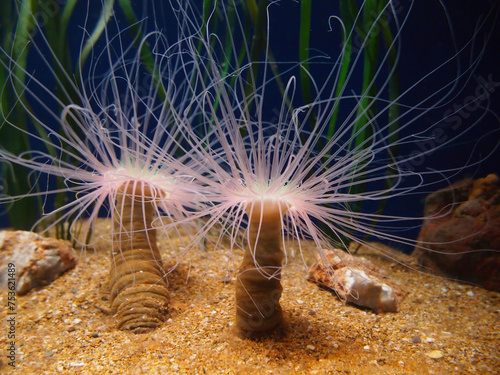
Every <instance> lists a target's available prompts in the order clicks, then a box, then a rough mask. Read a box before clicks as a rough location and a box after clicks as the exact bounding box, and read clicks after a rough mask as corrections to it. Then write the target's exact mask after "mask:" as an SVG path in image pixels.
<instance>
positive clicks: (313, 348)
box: [306, 345, 316, 351]
mask: <svg viewBox="0 0 500 375" xmlns="http://www.w3.org/2000/svg"><path fill="white" fill-rule="evenodd" d="M306 349H307V350H311V351H312V350H316V347H315V346H314V345H307V346H306Z"/></svg>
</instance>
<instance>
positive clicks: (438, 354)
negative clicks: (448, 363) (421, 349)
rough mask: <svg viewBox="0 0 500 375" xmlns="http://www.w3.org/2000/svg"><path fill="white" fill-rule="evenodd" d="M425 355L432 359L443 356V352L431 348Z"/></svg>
mask: <svg viewBox="0 0 500 375" xmlns="http://www.w3.org/2000/svg"><path fill="white" fill-rule="evenodd" d="M427 357H429V358H432V359H439V358H443V357H444V354H443V352H442V351H441V350H433V351H432V352H429V353H427Z"/></svg>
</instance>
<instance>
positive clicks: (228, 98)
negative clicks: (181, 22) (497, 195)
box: [181, 1, 498, 334]
mask: <svg viewBox="0 0 500 375" xmlns="http://www.w3.org/2000/svg"><path fill="white" fill-rule="evenodd" d="M366 4H367V2H365V3H363V6H367V5H366ZM380 4H381V5H380V8H379V10H378V13H376V14H375V16H374V18H375V20H376V22H371V23H368V24H367V25H365V26H366V29H365V30H362V32H361V31H360V32H357V31H356V28H355V27H354V28H353V29H352V30H349V29H346V24H344V23H343V22H342V20H340V19H339V18H337V17H332V18H330V19H327V20H325V28H327V27H328V28H331V27H332V24H334V23H335V22H338V24H339V26H340V27H338V29H339V30H340V32H342V31H343V32H344V34H343V37H344V38H343V40H350V39H351V38H354V35H356V38H355V39H356V51H355V52H352V51H354V50H351V48H350V47H349V46H347V45H346V44H343V47H342V49H341V51H340V54H339V56H338V58H332V59H331V60H329V61H326V62H325V61H324V60H323V59H322V58H323V57H324V56H318V57H317V58H318V60H319V62H318V61H317V60H315V59H314V58H311V59H310V61H308V62H307V63H308V64H303V65H301V66H300V68H301V69H302V70H305V71H306V73H307V75H309V78H310V80H311V87H312V88H313V89H314V90H315V91H314V94H313V96H312V99H311V101H310V102H309V103H303V102H301V101H300V100H299V99H298V98H297V96H298V95H296V86H297V79H296V78H295V76H294V75H293V73H295V72H296V70H294V68H296V66H295V65H294V64H293V63H292V64H289V65H285V64H281V65H280V64H279V63H276V64H274V62H273V63H271V61H270V56H271V53H270V51H269V45H272V41H271V39H272V32H271V30H272V29H273V27H271V26H270V25H272V24H273V22H269V26H268V27H267V28H266V30H267V31H268V35H267V38H266V41H267V43H268V45H267V47H268V48H267V49H266V50H265V51H264V52H263V56H264V57H263V58H262V60H259V61H251V60H248V61H246V60H244V61H242V60H240V59H239V56H236V55H235V56H232V55H231V56H224V58H223V59H218V58H217V52H216V51H218V49H220V48H221V45H224V43H223V42H222V41H221V40H220V39H219V37H218V36H217V35H214V34H213V33H212V32H211V24H210V22H212V20H210V19H209V20H208V22H207V24H206V25H204V27H205V28H204V29H201V32H200V33H199V43H198V44H194V45H193V46H192V47H191V54H192V55H196V54H200V53H201V55H202V56H204V58H203V59H200V60H196V64H197V68H196V69H195V71H196V72H197V73H198V74H200V75H202V73H201V72H209V79H210V82H208V83H207V82H205V81H203V79H202V78H203V77H200V79H199V81H200V82H203V85H204V86H203V87H204V95H203V96H200V97H199V102H198V105H199V106H200V107H202V108H203V110H202V111H201V113H203V116H204V117H203V120H204V127H205V128H206V129H210V131H209V133H208V136H207V137H206V141H205V142H203V141H202V140H201V139H200V137H199V135H198V134H196V132H194V131H193V129H191V128H190V127H189V126H187V125H186V124H181V125H182V128H183V130H182V131H183V133H184V134H186V138H187V139H189V141H190V142H191V143H192V147H191V149H192V152H191V153H190V155H189V158H190V159H191V160H192V161H193V162H194V163H195V164H196V165H198V166H199V170H198V172H197V174H196V179H197V180H198V181H201V182H202V183H203V184H204V185H206V194H205V196H204V200H205V201H206V202H207V207H206V208H205V209H204V213H205V214H206V215H207V217H209V219H208V220H207V222H206V225H205V226H204V227H203V228H202V229H201V230H200V232H199V236H204V235H206V234H207V233H208V231H209V230H210V228H211V227H212V226H214V225H218V224H220V223H222V227H223V228H225V231H222V232H221V235H220V238H219V244H220V243H222V237H223V236H224V235H229V236H230V237H231V250H234V249H235V248H238V247H239V248H242V249H243V248H244V245H243V244H241V243H239V242H238V234H239V233H240V232H241V231H244V232H245V233H246V240H247V245H246V247H245V248H244V255H243V262H242V264H241V266H240V268H239V269H238V271H237V282H236V302H235V303H236V323H237V327H238V328H240V329H241V330H243V331H246V332H248V333H250V334H252V333H261V332H266V331H272V330H273V329H275V328H276V327H278V326H280V324H282V319H283V318H282V310H281V307H280V303H279V300H280V297H281V293H282V288H281V284H280V279H281V272H282V270H283V268H284V267H286V266H287V264H288V261H289V257H290V256H291V255H292V250H291V249H290V248H287V246H286V243H287V240H288V239H294V240H298V241H297V242H296V244H297V246H298V248H299V250H300V252H301V254H302V252H303V250H305V247H306V246H307V247H308V248H314V250H315V251H316V252H317V253H319V254H320V255H321V257H322V260H323V261H324V265H325V267H329V263H328V261H327V259H326V256H325V252H324V250H325V249H327V250H333V249H337V248H339V247H342V248H344V249H348V248H349V246H348V245H349V242H350V241H351V240H355V241H357V242H360V243H362V244H366V245H368V243H369V242H370V240H374V239H376V240H384V241H390V242H395V243H398V244H402V245H407V246H415V245H416V240H415V239H412V238H411V237H406V236H404V235H401V234H400V232H398V230H397V228H398V227H397V226H400V227H401V226H403V225H405V226H408V223H410V226H411V225H414V226H417V225H418V224H417V223H420V221H421V220H422V217H420V216H419V215H414V216H412V214H406V215H401V214H397V213H396V214H394V213H393V214H382V213H381V212H380V208H381V207H383V206H384V205H386V206H389V205H391V203H392V205H393V206H401V200H405V201H408V199H409V197H411V196H412V195H414V194H416V193H418V192H422V190H423V191H426V189H431V188H432V186H433V185H434V184H435V179H436V178H437V179H439V181H440V182H443V183H447V181H448V178H451V177H453V176H454V175H456V174H458V173H459V172H461V171H463V169H464V165H463V164H462V165H458V166H457V165H455V166H454V167H445V168H443V169H441V170H435V169H432V168H425V167H422V168H420V169H417V168H416V167H418V166H420V165H421V164H422V163H421V160H422V159H427V160H428V159H429V157H430V156H432V155H433V154H434V153H436V154H438V153H439V152H440V151H442V150H445V149H447V148H448V147H450V146H451V145H452V144H453V142H458V141H459V140H460V137H461V136H463V133H461V134H459V133H453V132H451V131H450V132H448V133H447V136H446V137H441V135H442V133H443V132H445V131H446V130H447V129H446V128H445V125H443V123H446V122H448V121H447V120H449V119H450V113H449V111H444V114H442V113H441V114H442V115H443V118H444V120H442V121H441V120H437V121H436V122H432V121H430V122H429V121H428V118H429V116H431V115H433V114H435V111H441V110H443V108H448V107H450V106H451V103H453V102H454V101H455V100H456V97H457V95H458V94H459V93H460V91H461V90H462V88H461V85H460V82H461V81H462V80H465V81H467V80H469V79H471V77H472V76H473V72H474V69H475V68H476V66H477V64H478V62H479V59H476V60H472V63H471V66H468V67H467V69H466V70H465V71H462V70H461V69H460V66H461V64H460V60H461V59H462V58H463V57H464V55H466V54H467V53H466V52H465V51H467V47H471V45H473V41H474V38H473V39H472V40H469V41H467V42H466V45H465V46H463V47H462V48H456V49H454V50H453V52H451V56H450V55H448V56H445V57H444V61H443V62H442V63H438V64H437V67H436V68H434V69H432V70H431V71H430V72H427V73H424V74H423V76H421V77H418V78H417V79H416V81H415V82H412V83H411V84H410V85H409V88H405V89H403V90H401V92H400V93H398V94H397V95H395V96H394V97H388V96H386V92H387V91H388V89H389V86H390V85H391V84H392V82H393V81H392V79H391V78H392V77H393V76H394V74H395V71H396V65H397V60H398V59H399V58H400V57H401V56H400V51H401V48H402V43H401V37H402V27H403V25H405V23H407V22H408V19H409V17H410V14H411V10H412V7H413V3H409V4H408V8H406V7H401V8H398V9H395V3H394V2H392V1H387V2H380ZM218 5H220V7H219V8H217V11H218V15H219V16H220V17H218V18H217V20H216V21H213V22H214V23H215V22H227V27H226V29H227V30H228V34H229V38H230V41H229V42H227V45H231V46H232V49H233V50H234V51H240V50H242V51H246V52H248V53H249V55H250V51H251V46H249V45H248V44H247V42H246V40H243V41H242V42H240V43H238V42H237V41H236V37H235V35H238V34H245V30H244V26H243V25H245V22H244V20H243V19H244V17H243V16H242V15H241V14H239V13H238V10H237V9H238V7H237V6H236V5H235V4H232V5H234V7H233V6H232V5H230V6H228V7H227V9H226V8H225V4H224V2H221V3H220V4H218ZM282 5H284V3H282ZM235 9H236V11H235ZM277 9H280V7H274V3H273V4H271V5H269V7H268V9H267V10H266V11H267V12H266V14H268V15H269V17H273V13H274V11H276V10H277ZM229 11H231V12H233V11H235V13H231V15H230V16H229V15H228V13H229ZM214 12H215V11H214ZM363 12H364V9H363V7H361V8H360V9H359V12H358V14H357V15H356V16H355V18H356V21H358V20H361V19H362V18H363ZM445 12H446V11H445ZM366 13H369V12H368V11H366ZM445 16H447V14H446V15H445ZM231 17H232V19H236V22H234V23H230V20H229V19H230V18H231ZM277 18H278V17H277ZM387 19H390V20H391V27H392V28H394V30H393V36H394V37H393V38H392V37H391V38H388V40H386V42H387V46H386V49H385V50H384V51H383V53H380V54H379V56H377V57H376V58H375V59H374V61H376V66H375V68H374V69H372V74H373V75H372V76H371V77H370V79H369V80H368V81H367V82H365V83H366V84H364V85H363V88H362V90H361V91H360V90H359V88H356V89H355V88H354V87H353V83H352V82H351V80H353V81H355V78H354V76H355V74H356V73H357V72H359V71H360V70H361V71H363V66H364V65H363V61H364V56H367V55H369V56H371V57H373V55H372V52H373V51H371V50H370V51H367V50H368V49H369V47H367V46H368V45H369V43H370V41H371V40H372V39H373V37H374V35H375V34H376V35H377V36H380V33H379V31H380V27H381V25H380V24H382V23H384V22H385V21H386V20H387ZM333 20H334V21H333ZM360 22H361V21H360ZM233 24H235V25H237V27H238V25H240V27H241V29H238V30H236V31H232V30H231V27H230V25H233ZM217 26H218V27H220V25H219V24H217ZM286 26H287V27H288V26H289V24H287V25H286ZM274 27H276V26H274ZM214 28H215V27H214ZM391 30H392V29H391ZM451 34H452V37H453V36H454V35H453V31H451ZM474 37H477V35H474ZM377 48H378V47H377ZM351 53H352V56H351V55H349V58H348V59H346V56H347V55H348V54H351ZM367 59H368V57H367ZM332 60H333V62H332ZM345 61H348V63H347V64H348V65H347V66H346V65H345V64H344V62H345ZM316 62H318V64H315V63H316ZM372 62H373V61H372ZM306 65H308V68H306ZM325 65H326V66H328V67H329V70H328V71H327V72H326V73H325V74H324V75H323V76H322V77H321V78H318V79H315V77H316V73H315V72H314V70H313V67H317V68H318V70H323V72H324V66H325ZM228 66H231V68H232V69H233V70H232V71H230V72H229V73H228V74H224V73H221V72H225V71H227V70H228ZM276 66H278V67H285V69H284V71H285V73H284V74H282V75H280V76H279V77H276V76H271V73H270V72H271V71H272V70H273V69H275V68H276ZM450 71H452V72H455V73H456V74H455V75H454V76H451V77H450V75H449V72H450ZM291 73H292V74H291ZM440 75H443V76H444V77H445V78H444V80H440V81H439V82H440V83H439V86H438V87H437V88H436V90H435V92H433V93H432V94H431V95H429V96H426V97H425V98H424V99H419V101H418V102H417V103H411V104H407V103H406V101H408V102H411V100H410V99H409V98H410V96H411V94H412V91H413V90H417V89H418V88H419V87H420V86H425V85H426V84H429V82H431V81H433V80H434V79H436V78H437V77H439V76H440ZM285 77H288V80H287V81H286V84H284V85H283V87H282V94H283V95H282V102H281V105H280V106H278V108H276V107H275V108H271V109H270V108H269V107H268V106H267V103H268V102H269V101H270V96H272V95H274V93H275V92H276V90H278V89H279V88H278V89H277V88H276V86H279V82H277V81H278V80H279V79H281V80H283V79H285ZM375 88H376V90H375ZM478 100H479V99H478ZM396 107H399V108H402V109H403V110H402V111H401V112H396V111H395V108H396ZM339 108H342V110H341V111H339ZM271 112H272V113H273V114H274V116H272V117H270V116H269V113H271ZM395 113H396V114H395ZM438 113H439V112H438ZM483 115H484V113H483V114H479V113H478V116H477V117H475V118H473V119H472V118H471V119H470V128H468V129H467V130H464V133H466V132H467V131H469V130H470V129H471V128H473V127H475V126H479V125H480V120H481V117H482V116H483ZM332 122H334V123H335V127H334V128H333V130H332V134H331V135H327V134H328V133H329V132H330V130H331V128H330V124H331V123H332ZM486 133H487V134H488V135H489V136H491V135H493V134H495V135H497V134H498V129H493V130H488V131H487V132H486ZM438 138H439V139H438ZM423 141H426V144H425V145H423ZM431 141H432V142H431ZM427 144H431V145H432V146H431V147H427ZM497 146H498V145H495V146H494V147H497ZM398 148H399V149H400V151H401V153H400V154H399V155H398V156H397V155H395V150H396V149H398ZM480 161H481V160H480ZM480 161H475V162H471V161H469V163H468V165H467V166H471V165H474V163H479V162H480ZM408 166H410V167H408ZM386 201H387V204H386V203H385V202H386ZM271 202H272V203H271ZM366 203H367V204H366ZM363 204H365V205H363ZM396 208H397V207H396ZM412 222H413V223H415V224H411V223H412ZM304 241H310V242H312V243H313V246H309V245H304V244H305V243H306V242H304ZM368 246H369V245H368ZM419 246H421V245H419ZM424 246H425V245H424ZM375 250H377V251H379V252H380V251H381V250H378V249H375ZM387 256H388V257H392V255H391V254H390V253H388V254H387ZM304 259H305V257H303V260H304ZM330 271H332V270H331V268H330ZM329 274H330V275H333V274H334V273H333V272H330V273H329ZM332 277H334V276H332ZM353 297H354V298H356V297H355V296H353Z"/></svg>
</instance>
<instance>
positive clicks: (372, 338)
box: [0, 244, 500, 375]
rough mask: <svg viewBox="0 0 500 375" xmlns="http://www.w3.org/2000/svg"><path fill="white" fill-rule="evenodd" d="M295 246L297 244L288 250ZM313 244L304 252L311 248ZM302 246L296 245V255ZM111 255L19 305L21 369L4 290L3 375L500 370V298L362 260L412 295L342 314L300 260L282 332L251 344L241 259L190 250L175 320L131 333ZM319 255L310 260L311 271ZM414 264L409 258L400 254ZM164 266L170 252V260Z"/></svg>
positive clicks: (177, 279) (176, 278)
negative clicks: (116, 296)
mask: <svg viewBox="0 0 500 375" xmlns="http://www.w3.org/2000/svg"><path fill="white" fill-rule="evenodd" d="M292 247H293V245H291V246H290V248H292ZM305 247H307V244H305ZM297 249H298V247H297ZM108 252H109V250H108V249H107V248H106V246H105V245H102V246H97V249H95V250H90V249H87V250H86V251H84V252H81V259H80V261H79V264H78V265H77V266H76V268H75V269H73V270H70V271H68V272H67V273H65V274H63V275H62V276H61V277H60V278H59V279H57V280H56V281H55V282H53V283H52V284H51V285H49V286H47V287H45V288H42V289H38V290H33V291H31V292H30V293H28V294H26V295H24V296H17V298H16V313H17V314H16V320H17V325H16V331H15V347H16V361H15V368H12V367H11V366H10V365H9V364H8V362H9V359H8V358H7V354H6V353H7V349H8V346H9V341H10V340H7V333H8V325H7V321H6V319H7V316H6V314H7V309H6V307H5V306H6V305H7V292H6V291H0V292H1V296H0V303H1V306H2V309H1V310H0V318H1V321H2V327H3V328H2V330H1V332H0V345H1V347H2V351H1V353H2V357H1V358H0V361H1V364H0V372H1V373H6V374H149V375H153V374H171V373H179V374H488V373H492V374H495V373H498V372H499V371H500V294H499V293H495V292H491V291H487V290H484V289H481V288H479V287H474V286H471V285H467V284H461V283H457V282H454V281H450V280H444V279H441V278H438V277H435V276H431V275H429V274H426V273H423V272H418V271H415V270H412V269H411V267H407V266H403V265H401V264H398V263H396V262H394V261H388V260H385V258H384V259H382V258H381V257H380V256H378V255H377V253H376V252H373V251H371V250H369V249H366V248H362V249H361V250H360V251H358V253H357V255H356V256H364V257H365V258H366V259H369V260H370V261H371V262H372V264H373V265H375V266H376V267H379V268H380V269H381V270H382V271H383V272H384V273H385V274H387V275H389V277H390V279H391V280H392V281H394V282H396V283H397V284H399V285H400V286H401V287H402V288H403V289H404V290H405V292H406V293H407V296H406V298H405V299H404V301H403V303H402V304H401V309H400V311H399V312H398V313H386V314H375V313H373V312H371V311H369V310H363V309H359V308H357V307H355V306H352V305H345V304H344V303H343V302H342V301H340V300H339V299H338V298H337V297H336V296H335V295H334V294H333V293H331V292H328V291H326V290H323V289H320V288H319V287H318V286H316V285H314V284H312V283H310V282H307V281H306V276H307V267H306V265H304V261H303V258H302V256H301V255H300V253H299V251H298V250H297V251H296V252H295V254H294V256H291V257H289V259H288V265H287V266H286V268H285V269H284V270H283V274H282V278H283V279H282V284H283V288H284V291H283V295H282V298H281V305H282V307H283V311H284V315H285V318H286V327H285V328H284V329H283V330H282V331H279V332H276V333H274V334H272V335H270V336H268V337H261V338H255V339H248V338H245V337H243V336H241V335H240V334H238V333H237V332H236V330H235V327H234V323H233V320H234V311H235V306H234V284H235V273H234V267H237V265H238V264H239V260H240V259H241V257H242V252H241V251H235V253H234V254H233V257H231V256H230V254H229V253H228V251H227V250H225V249H219V250H217V251H215V250H211V249H205V250H203V251H202V250H198V251H193V252H191V253H190V254H188V255H187V256H186V257H185V258H183V259H181V260H180V262H179V264H178V266H177V267H176V268H175V270H174V271H172V272H171V273H170V274H169V275H168V283H169V290H170V292H171V302H170V310H169V316H168V320H167V321H166V322H165V323H164V325H163V326H162V327H161V328H159V329H157V330H156V331H154V332H152V333H149V334H139V335H135V334H132V333H129V332H122V331H119V330H117V329H115V321H114V317H113V315H112V314H110V313H109V308H110V304H109V298H108V294H109V288H108V274H109V267H110V259H109V255H108ZM313 258H314V257H313V255H306V257H305V260H306V261H307V262H308V264H309V265H310V263H311V262H312V261H313V260H314V259H313ZM399 258H400V259H403V260H405V262H408V263H410V264H411V263H412V261H411V259H410V258H409V257H405V256H400V257H399ZM165 260H166V262H167V263H168V254H166V255H165Z"/></svg>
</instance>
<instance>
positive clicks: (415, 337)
mask: <svg viewBox="0 0 500 375" xmlns="http://www.w3.org/2000/svg"><path fill="white" fill-rule="evenodd" d="M411 341H412V342H413V343H414V344H420V343H421V342H422V339H421V338H420V336H419V335H414V336H412V338H411Z"/></svg>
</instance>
